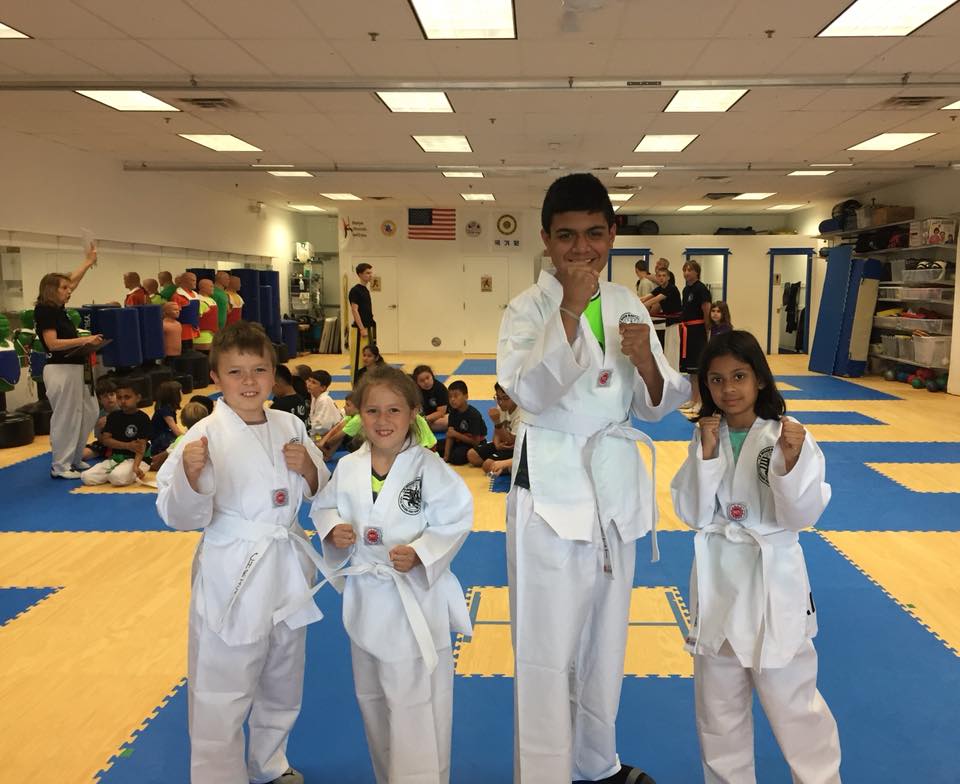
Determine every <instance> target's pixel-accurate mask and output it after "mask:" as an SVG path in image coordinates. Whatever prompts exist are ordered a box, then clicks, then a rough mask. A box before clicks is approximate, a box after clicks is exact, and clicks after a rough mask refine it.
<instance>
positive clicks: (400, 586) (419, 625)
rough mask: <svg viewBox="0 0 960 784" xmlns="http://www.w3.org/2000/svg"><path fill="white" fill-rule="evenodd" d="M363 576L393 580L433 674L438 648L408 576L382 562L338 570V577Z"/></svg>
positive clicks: (424, 657) (421, 651) (421, 650)
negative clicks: (368, 575)
mask: <svg viewBox="0 0 960 784" xmlns="http://www.w3.org/2000/svg"><path fill="white" fill-rule="evenodd" d="M361 574H370V575H373V576H374V577H376V578H377V579H378V580H393V584H394V585H395V586H396V587H397V593H399V594H400V603H401V604H402V605H403V611H404V612H405V613H406V616H407V620H408V621H409V622H410V629H411V630H412V631H413V636H414V638H415V639H416V641H417V647H419V648H420V655H421V656H422V657H423V661H424V663H425V664H426V665H427V671H428V672H433V671H434V670H435V669H436V668H437V662H439V660H440V659H439V657H438V656H437V646H436V645H435V644H434V642H433V634H432V633H431V631H430V625H429V624H428V623H427V618H426V616H425V615H424V614H423V608H422V607H421V606H420V602H418V601H417V597H416V596H415V595H414V593H413V588H411V587H410V581H409V578H408V577H407V575H406V574H404V573H402V572H398V571H397V570H396V569H394V568H393V567H392V566H391V565H390V564H387V563H384V562H382V561H372V562H367V563H360V564H354V565H352V566H346V567H341V568H339V569H338V570H337V573H336V576H337V577H351V576H353V577H356V576H359V575H361Z"/></svg>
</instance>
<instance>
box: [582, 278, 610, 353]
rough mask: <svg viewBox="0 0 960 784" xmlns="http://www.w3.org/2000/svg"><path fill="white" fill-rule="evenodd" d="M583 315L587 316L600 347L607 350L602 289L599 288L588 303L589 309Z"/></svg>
mask: <svg viewBox="0 0 960 784" xmlns="http://www.w3.org/2000/svg"><path fill="white" fill-rule="evenodd" d="M583 315H584V316H586V317H587V323H589V324H590V330H591V331H592V332H593V334H594V336H595V337H596V339H597V342H598V343H599V344H600V348H602V349H604V350H606V346H605V345H604V340H603V313H602V312H601V310H600V289H597V293H596V294H594V295H593V297H592V298H591V299H590V302H588V303H587V309H586V310H585V311H583Z"/></svg>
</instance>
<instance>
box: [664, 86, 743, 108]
mask: <svg viewBox="0 0 960 784" xmlns="http://www.w3.org/2000/svg"><path fill="white" fill-rule="evenodd" d="M748 92H749V90H677V92H676V94H675V95H674V96H673V99H672V100H671V101H670V103H669V104H667V108H666V109H664V110H663V111H664V112H726V111H728V110H729V109H730V108H731V107H732V106H733V105H734V104H735V103H736V102H737V101H739V100H740V99H741V98H743V96H745V95H746V94H747V93H748Z"/></svg>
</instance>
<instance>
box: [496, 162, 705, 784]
mask: <svg viewBox="0 0 960 784" xmlns="http://www.w3.org/2000/svg"><path fill="white" fill-rule="evenodd" d="M541 218H542V224H543V231H542V232H541V236H542V238H543V242H544V245H545V246H546V249H547V252H548V253H549V254H550V257H551V259H552V260H553V264H554V266H555V267H556V274H555V275H553V274H550V273H547V272H542V273H541V274H540V278H539V280H538V281H537V283H536V284H535V285H534V286H532V287H531V288H529V289H527V291H525V292H523V293H522V294H520V295H519V296H518V297H516V298H515V299H514V300H513V301H512V302H511V303H510V307H509V308H508V310H507V313H506V315H505V316H504V319H503V323H502V324H501V326H500V341H499V345H498V350H497V378H498V380H499V382H500V385H501V386H502V387H503V388H504V389H505V390H506V391H507V393H508V394H509V395H510V397H511V398H513V399H514V400H515V401H516V402H517V405H518V406H519V407H520V409H522V411H523V425H522V426H521V428H520V430H519V432H518V434H517V440H516V443H517V446H516V448H515V451H514V461H513V463H514V464H513V473H514V483H513V489H512V490H511V492H510V495H509V497H508V502H507V568H508V578H509V582H510V611H511V618H512V623H513V641H514V656H515V662H516V679H515V689H516V695H515V697H516V699H515V702H516V708H515V711H516V714H515V733H516V736H515V745H516V755H515V781H516V782H517V783H518V784H560V783H561V782H568V781H570V780H571V779H575V780H578V781H579V780H585V781H603V782H609V784H623V783H626V784H651V783H652V782H653V779H652V778H651V777H650V776H648V775H646V774H645V773H643V772H642V771H641V770H640V769H639V768H631V767H630V766H629V765H621V763H620V758H619V757H618V755H617V749H616V727H615V724H616V717H617V709H618V706H619V702H620V685H621V681H622V680H623V661H624V652H625V648H626V639H627V622H628V610H629V606H630V592H631V588H632V586H633V571H634V557H635V550H636V543H635V540H636V539H638V538H639V537H641V536H643V535H644V534H646V533H648V532H649V531H650V530H651V528H652V527H653V525H654V524H655V518H656V501H655V496H654V489H653V486H652V482H651V479H650V477H649V476H648V475H647V474H646V471H645V469H644V468H643V464H642V462H641V460H640V454H639V450H638V449H637V444H636V440H638V439H640V440H647V441H649V439H646V436H644V435H643V434H642V433H640V432H638V431H636V430H632V429H631V428H630V415H631V413H632V414H634V415H636V416H637V417H638V418H639V419H642V420H647V421H656V420H658V419H661V418H662V417H663V416H665V415H666V414H668V413H669V412H670V411H673V410H674V409H676V408H677V406H678V405H679V404H680V403H682V402H683V401H684V400H686V399H687V398H688V396H689V392H690V387H689V384H688V383H687V381H686V380H685V379H683V378H682V377H681V376H680V375H679V374H678V373H676V372H675V371H673V370H671V369H670V367H669V366H668V365H667V363H666V361H665V359H664V356H663V350H662V349H661V347H660V343H659V341H658V340H657V338H656V335H655V333H654V331H653V329H652V322H651V320H650V316H649V314H648V313H647V311H646V309H645V308H644V307H643V305H642V304H641V303H640V300H639V299H638V298H637V297H636V296H635V295H634V293H633V292H631V291H630V290H628V289H626V288H624V287H622V286H618V285H615V284H612V283H607V282H605V281H602V280H601V278H600V274H601V272H603V271H604V270H605V268H606V266H607V258H608V254H609V251H610V248H611V246H612V245H613V240H614V237H615V235H616V227H615V226H614V215H613V208H612V206H611V204H610V199H609V197H608V195H607V191H606V189H605V188H604V186H603V184H602V183H601V182H600V181H599V180H597V179H596V178H595V177H594V176H593V175H589V174H572V175H569V176H567V177H563V178H561V179H559V180H557V181H556V182H554V183H553V185H551V186H550V189H549V190H548V191H547V195H546V197H545V199H544V203H543V210H542V216H541ZM650 446H651V447H652V443H651V444H650Z"/></svg>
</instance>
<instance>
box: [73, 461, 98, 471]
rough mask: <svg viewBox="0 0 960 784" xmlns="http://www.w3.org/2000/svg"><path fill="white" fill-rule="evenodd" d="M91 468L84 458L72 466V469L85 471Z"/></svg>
mask: <svg viewBox="0 0 960 784" xmlns="http://www.w3.org/2000/svg"><path fill="white" fill-rule="evenodd" d="M91 468H93V466H92V465H90V464H89V463H88V462H87V461H86V460H81V461H80V462H79V463H77V464H76V465H74V466H73V470H74V471H87V470H89V469H91Z"/></svg>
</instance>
